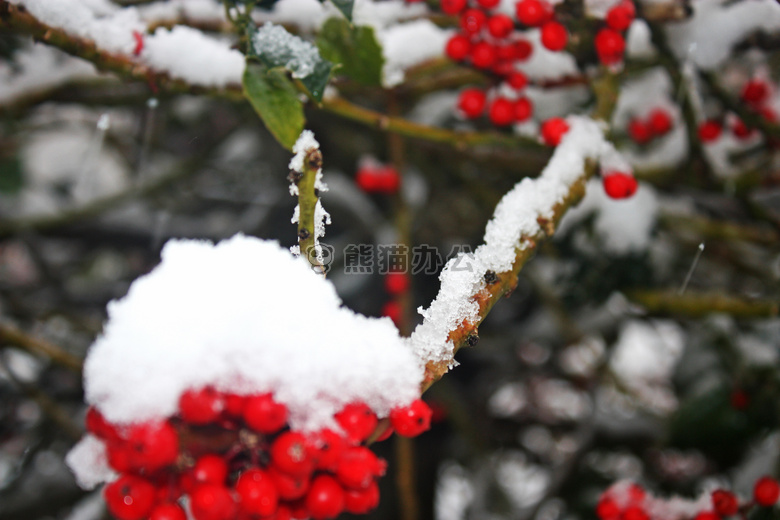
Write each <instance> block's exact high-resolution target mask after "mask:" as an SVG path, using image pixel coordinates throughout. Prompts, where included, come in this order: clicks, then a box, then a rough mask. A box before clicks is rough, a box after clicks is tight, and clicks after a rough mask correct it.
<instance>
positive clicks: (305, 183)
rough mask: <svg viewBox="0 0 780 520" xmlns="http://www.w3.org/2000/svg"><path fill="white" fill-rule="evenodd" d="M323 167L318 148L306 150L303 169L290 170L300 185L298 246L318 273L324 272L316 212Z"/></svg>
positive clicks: (294, 179)
mask: <svg viewBox="0 0 780 520" xmlns="http://www.w3.org/2000/svg"><path fill="white" fill-rule="evenodd" d="M320 168H322V153H321V152H320V151H319V150H318V149H316V148H310V149H308V150H306V152H305V156H304V159H303V171H300V172H290V176H291V177H292V178H293V181H294V182H295V183H296V184H297V186H298V211H299V213H298V246H299V247H300V249H301V255H304V257H305V258H306V259H307V260H308V261H309V262H310V263H311V265H312V267H314V268H315V270H316V271H317V272H318V273H324V272H325V270H324V268H323V266H322V262H320V260H319V256H320V255H318V252H317V222H316V220H315V213H316V208H317V203H318V202H319V193H318V191H317V189H316V188H315V184H316V182H317V173H318V172H319V171H320Z"/></svg>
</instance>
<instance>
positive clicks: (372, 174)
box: [355, 161, 401, 195]
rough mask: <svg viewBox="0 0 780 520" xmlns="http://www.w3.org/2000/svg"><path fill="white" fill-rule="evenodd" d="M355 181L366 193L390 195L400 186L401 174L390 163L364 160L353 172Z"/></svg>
mask: <svg viewBox="0 0 780 520" xmlns="http://www.w3.org/2000/svg"><path fill="white" fill-rule="evenodd" d="M355 183H356V184H357V185H358V188H360V189H361V190H363V191H364V192H366V193H381V194H384V195H392V194H393V193H396V192H397V191H398V189H399V188H400V187H401V175H399V173H398V170H396V169H395V168H394V167H393V166H391V165H385V164H379V163H375V162H374V161H364V162H363V163H362V164H361V165H360V166H359V167H358V171H357V173H356V174H355Z"/></svg>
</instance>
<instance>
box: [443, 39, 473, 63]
mask: <svg viewBox="0 0 780 520" xmlns="http://www.w3.org/2000/svg"><path fill="white" fill-rule="evenodd" d="M444 52H446V53H447V56H449V57H450V58H451V59H453V60H455V61H463V60H465V59H466V57H467V56H468V55H469V54H470V53H471V40H469V39H468V38H467V37H466V36H463V35H462V34H455V35H453V36H452V37H451V38H450V39H449V40H447V46H446V47H445V48H444Z"/></svg>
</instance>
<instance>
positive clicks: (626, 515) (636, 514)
mask: <svg viewBox="0 0 780 520" xmlns="http://www.w3.org/2000/svg"><path fill="white" fill-rule="evenodd" d="M620 518H621V520H650V517H649V516H648V515H647V513H646V512H645V510H644V509H642V508H641V507H640V506H628V507H627V508H625V509H624V510H623V513H622V514H621V515H620Z"/></svg>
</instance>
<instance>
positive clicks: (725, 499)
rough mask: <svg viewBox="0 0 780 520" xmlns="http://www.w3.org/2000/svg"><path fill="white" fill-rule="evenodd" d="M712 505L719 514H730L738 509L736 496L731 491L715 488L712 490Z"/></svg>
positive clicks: (735, 512)
mask: <svg viewBox="0 0 780 520" xmlns="http://www.w3.org/2000/svg"><path fill="white" fill-rule="evenodd" d="M711 498H712V507H713V509H715V512H716V513H718V514H719V515H720V516H731V515H735V514H737V511H739V502H738V501H737V497H736V496H735V495H734V493H732V492H731V491H726V490H725V489H716V490H715V491H713V492H712V497H711Z"/></svg>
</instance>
